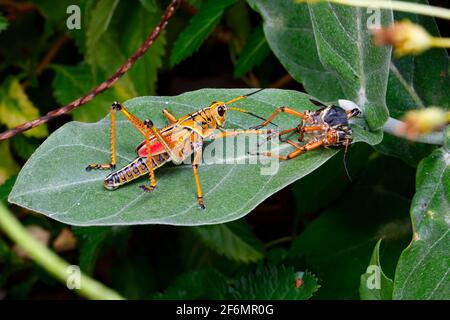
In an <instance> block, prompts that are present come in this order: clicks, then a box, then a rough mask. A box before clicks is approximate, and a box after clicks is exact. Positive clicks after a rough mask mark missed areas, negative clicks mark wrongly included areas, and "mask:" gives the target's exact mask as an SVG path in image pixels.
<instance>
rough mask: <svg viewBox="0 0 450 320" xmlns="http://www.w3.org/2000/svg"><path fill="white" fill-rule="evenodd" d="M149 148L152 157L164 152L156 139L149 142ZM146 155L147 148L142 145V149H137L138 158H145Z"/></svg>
mask: <svg viewBox="0 0 450 320" xmlns="http://www.w3.org/2000/svg"><path fill="white" fill-rule="evenodd" d="M150 147H151V149H150V150H151V152H152V155H155V154H158V153H161V152H163V151H165V150H164V147H163V145H162V144H161V142H159V141H157V140H156V139H155V140H154V141H152V142H150ZM147 154H148V152H147V146H146V145H145V143H144V144H143V145H142V147H140V148H139V150H138V155H139V157H147Z"/></svg>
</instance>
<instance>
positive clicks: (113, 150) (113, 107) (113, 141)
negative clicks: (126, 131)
mask: <svg viewBox="0 0 450 320" xmlns="http://www.w3.org/2000/svg"><path fill="white" fill-rule="evenodd" d="M116 110H118V108H117V102H114V103H113V104H112V105H111V108H110V109H109V118H110V120H111V125H110V127H111V162H110V163H107V164H97V163H92V164H90V165H88V166H87V167H86V171H91V170H92V169H99V170H107V169H115V168H116V139H115V131H116Z"/></svg>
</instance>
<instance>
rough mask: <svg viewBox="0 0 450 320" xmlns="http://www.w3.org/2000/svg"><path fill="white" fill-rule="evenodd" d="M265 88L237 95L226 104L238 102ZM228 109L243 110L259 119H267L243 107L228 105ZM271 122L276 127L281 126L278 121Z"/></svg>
mask: <svg viewBox="0 0 450 320" xmlns="http://www.w3.org/2000/svg"><path fill="white" fill-rule="evenodd" d="M264 89H265V88H261V89H258V90H256V91H253V92H250V93H247V94H245V95H243V96H239V97H236V98H234V99H231V100H229V101H227V102H225V104H226V105H229V104H231V103H233V102H236V101H239V100H242V99H245V98H247V97H250V96H251V95H254V94H256V93H258V92H260V91H262V90H264ZM228 109H230V110H234V111H239V112H242V113H247V114H249V115H251V116H253V117H255V118H258V119H260V120H262V121H266V119H264V118H263V117H261V116H258V115H257V114H255V113H253V112H250V111H247V110H245V109H241V108H233V107H228ZM270 124H273V125H274V126H275V127H277V128H278V127H279V126H278V125H277V124H276V123H273V122H270Z"/></svg>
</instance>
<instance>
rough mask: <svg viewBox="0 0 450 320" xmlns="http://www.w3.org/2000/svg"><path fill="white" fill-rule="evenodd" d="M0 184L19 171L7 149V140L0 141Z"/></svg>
mask: <svg viewBox="0 0 450 320" xmlns="http://www.w3.org/2000/svg"><path fill="white" fill-rule="evenodd" d="M0 154H1V155H2V156H1V157H0V185H1V184H3V183H5V181H6V180H8V178H9V177H11V176H13V175H15V174H16V173H17V172H18V171H19V169H20V168H19V166H18V165H17V163H16V161H14V159H13V157H12V155H11V151H10V149H9V141H7V140H6V141H1V142H0Z"/></svg>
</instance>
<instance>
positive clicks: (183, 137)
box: [86, 89, 270, 209]
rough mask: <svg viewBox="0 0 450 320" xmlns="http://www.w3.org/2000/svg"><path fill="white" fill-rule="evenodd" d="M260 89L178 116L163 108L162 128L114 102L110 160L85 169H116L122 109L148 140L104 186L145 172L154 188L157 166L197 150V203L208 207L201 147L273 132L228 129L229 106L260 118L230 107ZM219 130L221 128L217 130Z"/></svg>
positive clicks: (178, 161) (145, 188) (146, 188)
mask: <svg viewBox="0 0 450 320" xmlns="http://www.w3.org/2000/svg"><path fill="white" fill-rule="evenodd" d="M261 90H262V89H260V90H257V91H254V92H251V93H249V94H246V95H243V96H240V97H237V98H234V99H231V100H230V101H227V102H220V101H219V102H213V103H211V104H210V105H209V106H208V107H206V108H203V109H200V110H198V111H196V112H193V113H190V114H187V115H185V116H183V117H181V118H179V119H177V118H176V117H175V116H174V115H173V114H172V113H170V112H169V111H168V110H167V109H164V110H163V114H164V116H165V117H166V118H167V120H168V122H169V125H167V126H166V127H164V128H162V129H158V128H156V126H155V125H154V124H153V122H152V121H151V120H149V119H147V120H144V121H142V120H140V119H139V118H137V117H136V116H134V115H133V114H132V113H131V112H130V111H129V110H128V109H127V108H125V107H124V106H123V105H121V104H120V103H118V102H114V103H113V104H112V106H111V109H110V120H111V163H108V164H90V165H88V166H87V167H86V170H88V171H89V170H92V169H115V167H116V143H115V116H116V112H117V111H120V112H122V113H123V114H124V115H125V117H126V118H127V119H128V120H129V121H130V122H131V123H132V124H133V125H134V126H135V127H136V129H138V130H139V132H140V133H141V134H142V135H143V136H144V138H145V140H144V141H143V142H142V143H141V144H139V145H138V147H137V148H136V153H137V155H138V156H137V158H136V159H135V160H134V161H132V162H130V163H129V164H128V165H126V166H125V167H123V168H121V169H119V170H118V171H116V172H113V173H111V174H110V175H108V176H107V177H106V178H105V180H104V187H105V188H106V189H109V190H114V189H117V188H118V187H119V186H121V185H124V184H126V183H128V182H130V181H133V180H135V179H137V178H139V177H141V176H143V175H145V174H147V173H148V174H149V177H150V185H149V186H145V185H141V186H140V188H141V189H142V190H143V191H145V192H150V191H153V190H154V189H155V187H156V178H155V173H154V170H156V169H157V168H159V167H161V166H162V165H164V164H165V163H167V162H169V161H172V162H173V163H175V164H181V163H182V162H183V161H184V160H185V159H186V158H188V157H190V156H191V155H192V154H194V159H193V162H192V169H193V171H194V178H195V184H196V187H197V198H198V204H199V207H200V208H201V209H205V205H204V202H203V194H202V189H201V186H200V179H199V177H198V165H199V163H200V161H201V157H202V154H201V151H202V147H203V140H204V139H205V138H224V137H230V136H235V135H238V134H262V133H270V131H267V130H238V131H225V130H224V129H223V126H224V124H225V120H226V115H227V110H235V111H239V112H243V113H247V114H250V115H252V116H255V117H257V118H259V119H262V120H264V118H261V117H258V116H257V115H255V114H253V113H251V112H249V111H246V110H244V109H240V108H231V107H228V105H229V104H231V103H233V102H235V101H238V100H241V99H244V98H246V97H248V96H250V95H252V94H255V93H257V92H259V91H261ZM216 130H220V132H219V133H216Z"/></svg>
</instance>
